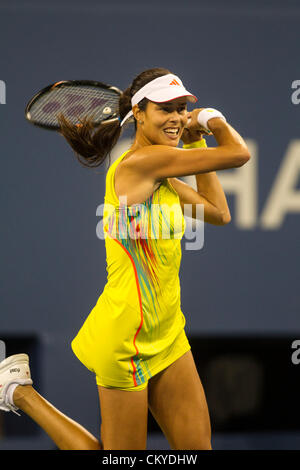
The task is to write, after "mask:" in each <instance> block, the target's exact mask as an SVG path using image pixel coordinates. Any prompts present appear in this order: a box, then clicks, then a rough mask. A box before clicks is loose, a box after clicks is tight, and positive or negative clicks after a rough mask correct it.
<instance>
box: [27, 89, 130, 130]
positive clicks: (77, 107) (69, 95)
mask: <svg viewBox="0 0 300 470" xmlns="http://www.w3.org/2000/svg"><path fill="white" fill-rule="evenodd" d="M121 93H122V92H121V90H119V89H118V88H116V87H114V86H111V85H107V84H105V83H102V82H95V81H92V80H63V81H60V82H56V83H53V84H51V85H48V86H47V87H45V88H43V89H42V90H41V91H39V92H38V93H36V94H35V95H34V96H33V98H32V99H31V100H30V101H29V103H28V104H27V105H26V108H25V117H26V119H27V120H28V121H29V122H31V123H32V124H34V125H35V126H39V127H42V128H44V129H49V130H54V131H57V130H59V129H60V125H59V122H58V119H57V116H58V115H59V114H60V113H62V114H63V115H64V116H65V117H66V118H67V119H68V120H69V121H71V122H72V123H73V124H75V125H79V122H80V119H82V118H84V117H88V118H92V122H93V123H94V125H95V126H97V125H99V124H100V123H101V122H104V121H108V120H111V119H117V113H118V109H119V97H120V95H121Z"/></svg>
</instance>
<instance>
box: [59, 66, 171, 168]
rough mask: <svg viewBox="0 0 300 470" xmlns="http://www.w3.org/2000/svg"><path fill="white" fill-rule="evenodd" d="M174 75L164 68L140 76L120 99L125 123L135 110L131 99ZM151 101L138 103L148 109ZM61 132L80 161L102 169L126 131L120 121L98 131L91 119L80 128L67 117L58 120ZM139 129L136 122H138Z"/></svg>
mask: <svg viewBox="0 0 300 470" xmlns="http://www.w3.org/2000/svg"><path fill="white" fill-rule="evenodd" d="M168 73H171V72H170V71H169V70H167V69H164V68H153V69H149V70H145V71H144V72H142V73H140V74H139V75H138V76H137V77H136V78H135V79H134V80H133V82H132V84H131V86H129V87H128V88H127V89H126V90H125V91H124V92H123V93H122V95H121V96H120V99H119V113H118V114H119V117H120V119H121V120H122V119H123V118H124V117H125V116H126V114H127V113H128V112H129V111H130V110H131V98H132V96H133V95H134V94H135V93H136V92H137V91H138V90H140V89H141V88H142V87H143V86H144V85H146V84H147V83H148V82H150V81H151V80H154V79H155V78H158V77H162V76H163V75H167V74H168ZM147 103H148V100H147V98H144V99H143V100H142V101H140V103H139V104H138V106H139V108H140V109H141V110H143V111H144V110H145V109H146V106H147ZM58 120H59V124H60V133H61V134H62V135H63V136H64V137H65V139H66V140H67V142H68V143H69V144H70V146H71V147H72V149H73V150H74V152H75V155H76V157H77V158H78V160H79V162H80V163H81V164H82V165H83V166H85V167H88V168H93V167H96V166H100V165H101V164H102V163H103V162H104V160H105V158H106V156H107V155H108V154H109V153H110V151H111V150H112V148H113V147H114V146H115V144H116V143H117V141H118V139H119V137H120V135H121V131H122V128H121V126H120V122H119V121H118V120H112V121H111V122H107V123H105V122H104V123H102V124H100V125H99V126H97V127H96V128H95V126H94V125H93V124H92V120H91V118H86V117H84V118H83V119H80V125H76V124H72V123H71V122H70V121H69V120H68V119H66V118H65V116H64V115H63V114H60V115H59V117H58ZM135 128H136V122H135Z"/></svg>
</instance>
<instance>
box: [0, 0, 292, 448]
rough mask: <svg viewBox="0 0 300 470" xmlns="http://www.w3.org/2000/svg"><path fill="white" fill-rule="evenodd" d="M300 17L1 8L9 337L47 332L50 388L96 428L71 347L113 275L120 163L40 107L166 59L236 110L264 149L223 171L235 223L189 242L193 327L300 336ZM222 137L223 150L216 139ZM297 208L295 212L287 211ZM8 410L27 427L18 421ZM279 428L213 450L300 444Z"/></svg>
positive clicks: (252, 143)
mask: <svg viewBox="0 0 300 470" xmlns="http://www.w3.org/2000/svg"><path fill="white" fill-rule="evenodd" d="M299 19H300V7H299V6H298V2H296V1H295V2H293V1H286V2H284V6H282V2H279V1H278V2H277V1H268V2H267V1H266V2H258V1H251V2H250V1H249V2H248V1H244V2H237V1H236V2H235V1H227V2H221V1H212V2H209V4H207V2H200V1H186V2H180V1H178V0H172V1H168V0H166V1H164V2H159V1H157V0H152V2H143V1H135V0H128V1H126V2H125V1H121V0H120V1H118V0H111V1H110V2H104V1H103V2H102V1H85V2H82V1H81V2H79V1H77V0H76V1H72V2H68V1H65V0H60V1H56V0H55V1H53V0H52V1H51V2H48V1H44V2H38V1H34V0H32V1H29V2H26V1H24V2H22V3H21V2H16V1H6V0H2V1H1V3H0V50H1V54H0V80H2V81H3V82H5V84H6V93H5V101H4V99H3V96H2V104H1V105H0V123H1V129H0V137H1V150H0V152H1V172H0V178H1V220H2V224H1V285H0V292H1V297H0V338H12V337H22V336H24V337H26V336H35V337H36V338H37V340H38V348H37V354H36V355H37V357H38V358H39V361H38V359H36V360H35V361H36V362H35V364H34V363H33V367H35V368H36V370H38V372H37V374H38V375H39V382H38V385H39V390H40V391H41V393H42V394H43V395H44V396H45V397H46V398H47V399H48V400H49V401H51V402H53V403H54V404H55V405H56V406H57V407H58V408H59V409H61V410H62V411H63V412H65V413H67V414H68V415H70V416H71V417H72V418H73V419H75V420H78V421H79V422H80V423H81V424H83V425H84V426H86V427H88V429H89V430H91V432H94V433H95V434H98V432H99V422H100V418H99V405H98V396H97V390H96V387H95V381H94V377H93V376H92V374H90V373H89V372H88V371H87V370H86V369H85V368H84V367H83V366H82V365H81V364H80V363H79V361H78V360H77V359H76V357H75V356H74V355H73V353H72V351H71V348H70V342H71V340H72V338H73V337H74V336H75V335H76V333H77V331H78V329H79V328H80V326H81V325H82V323H83V321H84V319H85V318H86V316H87V315H88V313H89V312H90V310H91V309H92V307H93V306H94V305H95V303H96V301H97V298H98V296H99V295H100V293H101V292H102V289H103V287H104V284H105V282H106V261H105V247H104V242H103V241H102V240H99V238H97V236H96V226H97V223H98V222H99V217H97V216H96V209H97V207H98V206H99V204H102V203H103V198H104V192H105V173H106V168H104V167H100V168H98V169H97V170H89V169H85V168H83V167H81V166H80V164H79V163H78V162H77V160H76V158H75V156H74V155H73V153H72V151H71V149H70V147H69V146H68V145H67V143H66V141H65V140H63V139H62V138H61V137H60V136H59V135H58V134H56V133H51V132H48V131H45V130H42V129H39V128H35V127H34V126H31V125H30V124H29V123H28V122H26V120H25V118H24V108H25V105H26V103H27V102H28V100H29V99H30V98H31V96H32V95H33V94H34V93H35V92H37V91H38V90H39V89H41V88H43V87H44V86H46V85H48V84H49V83H52V82H55V81H58V80H66V79H91V80H99V81H104V82H107V83H111V84H114V85H116V86H118V87H119V88H121V89H125V88H126V87H127V86H128V84H129V83H130V82H131V80H132V78H133V77H134V76H136V75H137V74H138V73H139V72H141V71H142V70H144V69H146V68H151V67H155V66H162V67H166V68H169V69H170V70H172V71H173V72H174V73H175V74H177V75H179V76H180V77H181V78H182V79H183V81H184V83H185V85H186V87H187V88H188V89H189V90H190V91H192V92H193V93H194V94H196V95H197V96H198V98H199V100H198V103H197V107H205V106H211V107H215V108H218V109H220V110H222V112H223V113H224V114H225V116H226V117H227V120H228V121H229V123H230V124H231V125H232V126H233V127H235V128H236V129H237V130H238V131H239V132H240V133H241V135H242V136H243V137H244V138H245V139H247V142H248V143H249V148H250V149H251V153H252V157H253V158H252V159H251V161H250V162H249V164H248V165H247V168H246V167H245V168H244V167H243V168H241V169H235V170H226V171H223V172H218V175H219V176H220V179H221V181H222V183H223V184H224V189H225V191H226V193H227V195H228V202H229V206H230V210H231V213H232V221H231V223H230V224H229V225H226V226H223V227H216V226H209V225H205V241H204V246H203V248H202V249H201V250H198V251H195V250H187V249H185V242H186V240H185V239H183V245H182V250H183V257H182V266H181V271H180V273H181V285H182V310H183V312H184V313H185V316H186V320H187V324H186V332H187V335H188V336H192V335H193V336H197V335H198V336H205V335H220V336H222V335H223V336H226V335H232V334H233V335H237V336H238V335H252V336H253V337H255V336H256V335H257V336H259V335H267V336H268V335H269V336H276V335H282V334H285V335H291V337H293V338H297V337H299V336H300V328H299V272H300V269H299V229H300V219H299V212H300V193H299V184H298V182H299V178H298V176H299V172H300V127H299V116H300V114H299V113H300V105H297V104H294V103H293V100H292V94H293V92H294V90H293V89H292V83H293V81H295V80H297V79H299V78H300V77H299V60H298V58H299V39H300V37H299V36H300V35H299ZM294 101H295V95H294ZM130 135H131V134H130ZM208 145H215V141H214V140H213V138H212V137H210V138H208ZM117 151H118V150H117ZM289 171H290V173H289ZM289 174H290V175H293V177H294V180H292V177H290V176H289ZM188 181H189V183H190V184H191V185H193V184H194V182H193V179H192V178H190V179H189V180H188ZM241 181H243V184H242V185H241V187H240V188H239V189H237V186H236V185H237V184H238V182H241ZM284 187H285V188H287V189H286V190H285V189H284ZM234 188H235V189H234ZM288 188H290V190H289V192H288ZM288 194H289V198H290V199H289V201H288ZM282 204H290V206H291V208H287V209H286V211H281V210H280V207H281V205H282ZM280 214H281V215H282V217H281V218H280ZM276 215H278V217H277V219H276ZM13 352H14V353H15V352H23V351H13ZM24 352H26V351H24ZM288 360H289V356H288V359H287V361H288ZM299 368H300V366H299ZM200 376H201V374H200ZM275 382H276V377H274V385H275ZM9 419H10V420H11V422H12V423H13V424H14V423H15V425H16V426H17V423H18V422H17V421H16V420H18V419H19V418H18V417H15V416H12V417H11V416H10V417H9ZM245 431H247V430H245ZM276 436H277V437H276ZM276 436H275V437H274V435H273V437H272V438H270V440H268V436H264V437H263V436H259V435H257V436H256V437H255V436H254V437H253V435H252V436H251V437H249V436H248V435H247V434H243V435H231V436H229V437H228V436H225V435H215V437H214V439H215V441H214V443H215V447H216V448H229V447H232V446H234V447H236V448H258V447H259V446H263V445H268V446H271V445H276V446H277V447H278V446H283V447H284V446H285V445H287V444H286V442H288V443H289V444H290V443H291V442H292V443H294V444H292V445H295V446H297V445H298V443H299V435H298V434H296V433H294V434H293V436H292V437H291V436H290V435H287V434H285V435H282V434H280V435H276ZM149 439H150V440H149V448H151V447H150V446H151V445H152V446H153V447H152V448H168V445H167V444H166V441H165V440H164V438H163V437H159V436H158V437H157V440H154V436H152V437H150V438H149ZM151 439H153V440H151ZM155 439H156V438H155ZM263 443H264V444H263ZM271 443H273V444H271ZM155 446H156V447H155ZM161 446H164V447H161ZM0 448H2V449H6V448H17V449H21V448H33V449H38V448H41V449H47V448H53V444H52V443H51V441H50V439H48V437H47V436H45V435H44V434H42V433H41V434H37V435H35V436H33V437H30V436H29V435H28V436H27V438H25V439H23V438H21V437H20V438H17V437H15V438H10V439H9V438H6V439H5V438H3V439H2V440H0Z"/></svg>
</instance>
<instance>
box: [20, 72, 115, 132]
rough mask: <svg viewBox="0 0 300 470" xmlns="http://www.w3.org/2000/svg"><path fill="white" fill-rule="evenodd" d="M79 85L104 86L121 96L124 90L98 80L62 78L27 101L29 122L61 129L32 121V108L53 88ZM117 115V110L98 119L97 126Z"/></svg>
mask: <svg viewBox="0 0 300 470" xmlns="http://www.w3.org/2000/svg"><path fill="white" fill-rule="evenodd" d="M78 85H80V86H94V87H97V88H104V89H106V90H112V91H114V92H115V93H116V94H117V95H119V96H120V95H121V94H122V91H121V90H120V89H119V88H117V87H115V86H113V85H108V84H107V83H103V82H98V81H95V80H61V81H59V82H55V83H52V84H51V85H48V86H46V87H44V88H42V89H41V90H40V91H38V92H37V93H36V94H35V95H34V96H33V97H32V98H31V100H30V101H29V102H28V103H27V105H26V107H25V118H26V120H27V121H28V122H30V123H31V124H33V125H34V126H37V127H42V128H44V129H47V130H51V131H58V130H59V129H60V127H59V126H50V125H48V124H39V123H36V122H34V121H32V120H31V117H30V110H31V108H32V106H33V105H34V103H36V101H38V100H39V99H40V98H41V96H43V95H44V94H45V93H47V92H49V91H50V90H52V89H53V88H65V87H69V86H78ZM117 116H118V115H117V113H116V112H115V113H112V114H109V115H108V116H107V117H106V118H105V119H102V120H101V121H97V122H96V123H95V126H99V124H101V123H102V122H106V121H112V120H116V119H118V118H117Z"/></svg>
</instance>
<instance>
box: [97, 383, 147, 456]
mask: <svg viewBox="0 0 300 470" xmlns="http://www.w3.org/2000/svg"><path fill="white" fill-rule="evenodd" d="M98 392H99V399H100V409H101V441H102V443H103V447H104V450H105V449H111V450H113V449H118V450H128V449H133V450H136V449H142V450H143V449H146V446H147V419H148V390H147V387H146V388H145V389H144V390H141V391H124V390H118V389H112V388H106V387H102V386H101V385H98Z"/></svg>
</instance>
